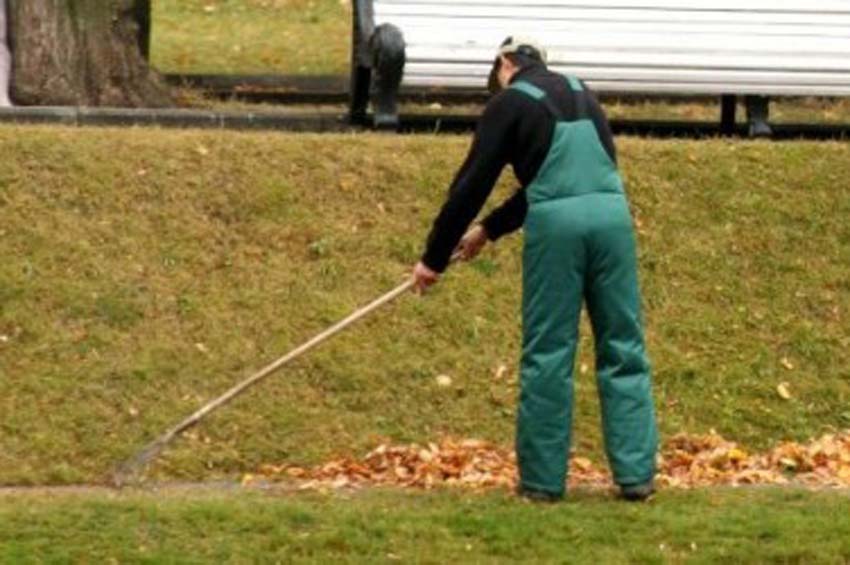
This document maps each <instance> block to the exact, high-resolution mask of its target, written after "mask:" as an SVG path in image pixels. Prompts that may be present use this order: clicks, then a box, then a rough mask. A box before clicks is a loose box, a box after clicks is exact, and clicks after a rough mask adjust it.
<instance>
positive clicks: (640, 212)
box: [0, 126, 850, 484]
mask: <svg viewBox="0 0 850 565" xmlns="http://www.w3.org/2000/svg"><path fill="white" fill-rule="evenodd" d="M467 144H468V137H465V136H464V137H456V136H439V137H438V136H401V137H399V136H384V135H378V134H359V135H292V134H274V133H231V132H198V131H164V130H156V129H130V130H111V129H82V130H80V129H63V128H43V127H9V126H4V127H2V128H0V150H1V151H2V153H3V155H4V158H3V159H2V161H0V241H2V247H0V375H2V379H3V383H4V394H3V395H2V397H0V414H2V417H1V418H0V430H2V433H0V483H2V484H68V483H79V482H98V481H102V480H103V479H104V477H105V476H106V474H107V473H108V472H109V471H110V470H111V469H112V467H113V465H115V464H116V463H117V462H118V461H120V460H122V459H123V458H125V457H126V456H128V455H130V454H131V453H133V452H134V451H135V450H136V449H137V448H138V447H140V446H141V445H142V444H144V443H145V442H146V441H148V440H150V439H151V438H153V437H154V436H155V435H157V434H159V433H160V432H161V431H162V430H163V429H164V428H165V427H166V426H169V425H171V424H173V423H175V421H176V420H178V419H181V418H182V417H183V416H185V415H187V414H188V413H190V412H191V411H193V410H194V409H195V408H197V407H198V406H199V405H201V404H202V403H204V402H206V401H207V400H208V399H210V398H212V397H215V396H217V395H219V394H220V393H221V392H223V391H224V390H225V389H226V388H228V387H229V386H230V385H231V384H233V383H235V382H237V381H239V380H241V379H243V378H244V377H245V376H247V375H248V374H249V373H250V372H252V371H253V370H255V369H257V368H259V367H260V366H262V365H264V364H266V363H267V362H269V361H271V360H273V359H275V358H277V357H278V356H280V355H282V354H283V353H284V352H286V351H288V350H289V349H290V348H292V347H294V346H295V345H297V344H299V343H301V342H303V341H304V340H306V339H307V338H309V337H311V336H313V335H314V334H316V333H318V332H319V331H320V330H322V329H324V328H325V327H327V326H328V325H329V324H331V323H332V322H334V321H336V320H338V319H340V318H342V317H343V316H344V315H346V314H347V313H349V312H350V311H352V310H353V309H354V308H355V307H357V306H358V305H361V304H363V303H365V302H367V301H369V300H371V299H372V298H374V297H376V296H378V295H379V294H381V293H383V292H385V291H387V290H389V289H390V288H393V287H394V286H395V285H397V284H398V283H399V282H400V281H401V280H402V277H403V276H404V275H405V274H406V273H407V271H408V269H409V267H410V265H411V264H412V263H413V262H414V261H415V260H416V259H417V257H418V256H419V254H420V252H421V249H422V247H421V246H422V241H423V240H424V237H425V235H426V233H427V230H428V228H429V225H430V222H431V219H432V217H433V216H434V214H435V213H436V211H437V208H438V206H439V204H440V202H441V200H442V198H443V194H444V192H445V189H446V186H447V184H448V182H449V180H450V178H451V175H452V173H453V171H454V169H455V168H456V167H457V166H458V165H459V164H460V162H461V161H462V159H463V156H464V153H465V151H466V148H467ZM619 146H620V159H621V162H622V165H623V169H624V173H625V176H626V179H627V183H628V187H629V191H630V195H631V199H632V204H633V209H634V214H635V217H636V220H637V223H638V235H639V244H640V267H641V280H642V285H643V290H644V294H643V298H644V304H645V314H646V319H647V329H648V342H649V350H650V353H651V356H652V359H653V363H654V372H655V395H656V400H657V404H658V411H659V417H660V425H661V429H662V431H663V433H664V434H665V435H669V434H672V433H676V432H680V431H685V432H691V433H704V432H707V431H709V430H710V429H712V428H713V429H716V430H717V431H718V432H720V433H722V434H723V435H725V436H727V437H729V438H730V439H735V440H738V441H740V442H742V443H743V444H744V446H746V447H748V448H753V449H755V448H763V447H767V446H770V445H773V444H774V443H776V442H777V441H780V440H783V439H794V440H803V439H806V438H809V437H811V436H816V435H819V434H821V433H822V432H824V431H828V430H831V429H832V430H834V429H843V428H847V427H848V426H850V409H848V406H850V325H848V323H847V316H848V312H850V292H848V290H850V282H848V281H850V224H848V222H847V221H846V219H847V218H848V217H850V187H848V185H847V183H845V182H844V179H846V178H848V176H850V147H848V146H847V145H846V144H841V143H776V144H771V143H766V142H729V141H706V142H688V141H646V140H640V139H629V138H624V139H620V140H619ZM511 186H512V185H511V184H510V181H509V179H508V178H507V177H506V178H505V179H503V182H502V183H501V184H500V188H499V189H498V193H499V195H500V196H505V195H507V194H508V193H509V191H510V189H511ZM520 240H521V238H520V237H518V236H515V237H511V238H507V239H506V240H505V241H504V242H501V243H500V244H499V245H497V246H494V247H493V248H492V249H490V250H489V251H487V252H486V253H485V254H484V256H483V257H482V258H481V259H479V260H477V261H476V262H474V263H472V264H470V265H463V266H459V267H457V268H456V269H453V271H452V272H450V273H448V274H447V276H446V277H445V278H444V281H443V282H442V283H441V284H440V285H438V287H437V288H436V290H435V292H433V293H432V294H431V295H430V296H429V297H426V298H415V297H413V296H411V297H406V298H404V299H402V300H400V301H399V302H398V303H397V304H395V305H393V306H391V307H388V308H386V309H385V310H383V311H381V312H378V313H376V314H375V315H374V316H372V317H371V318H370V319H369V320H367V321H365V322H363V323H362V324H361V325H360V326H358V327H356V328H353V329H352V330H350V331H348V332H347V333H344V334H343V335H341V336H339V337H338V338H336V339H335V340H334V341H333V342H331V343H328V344H326V345H325V346H323V347H322V348H321V349H319V350H317V351H315V352H313V353H311V354H310V355H308V356H306V357H305V358H303V359H302V360H300V361H298V362H297V363H295V364H294V365H293V366H291V367H289V368H287V369H286V370H284V371H283V372H282V373H281V374H279V375H278V376H276V377H274V378H272V379H271V380H270V381H268V382H266V383H264V384H263V385H262V386H261V387H260V388H258V389H257V390H254V391H253V392H251V393H249V394H247V395H245V396H244V397H242V398H240V399H239V400H238V401H236V402H235V403H233V404H232V405H230V406H228V407H227V408H226V409H224V410H222V411H221V412H219V413H217V414H216V415H214V416H213V417H211V418H210V419H209V420H208V421H206V422H204V424H203V425H201V426H200V427H199V428H197V429H195V430H192V431H191V432H190V433H189V434H187V436H186V437H185V438H183V439H182V440H180V441H178V442H177V443H176V445H175V446H174V447H173V448H172V449H170V450H169V451H168V452H167V453H166V454H165V457H164V459H163V460H161V461H160V462H159V464H158V465H157V466H155V467H154V469H152V474H153V476H154V477H159V478H188V479H193V480H194V479H207V478H211V477H216V476H227V477H233V476H238V475H239V474H240V473H244V472H251V471H252V470H254V469H256V468H257V466H258V465H260V464H262V463H268V462H272V463H279V462H283V461H287V462H291V463H297V464H311V463H316V462H318V461H321V460H323V459H325V458H327V457H330V456H334V455H342V454H355V455H357V454H363V453H365V452H366V451H367V450H369V449H370V448H372V447H374V446H375V445H376V444H377V443H379V442H381V441H383V440H384V439H388V440H391V441H395V442H408V441H417V442H423V441H430V440H432V439H436V438H439V437H442V436H444V435H451V436H455V437H480V438H482V439H486V440H490V441H494V442H497V443H500V444H510V442H511V441H512V437H513V423H514V402H515V396H516V392H517V390H516V382H515V377H514V376H513V375H514V374H515V371H516V367H517V357H518V340H519V329H520V319H519V287H520V253H519V249H520V245H521V241H520ZM584 329H585V332H584V334H583V339H582V342H581V357H580V359H579V360H578V363H579V367H580V370H579V374H578V377H577V383H576V386H577V412H576V418H575V428H576V434H575V437H576V447H577V449H578V450H579V452H580V453H581V454H582V455H586V456H589V457H591V458H593V459H595V460H600V458H601V457H600V453H601V449H600V441H599V431H598V428H599V425H598V410H597V400H596V390H595V385H594V383H593V367H592V340H591V338H590V337H589V334H588V332H587V331H586V330H587V327H586V326H585V328H584ZM501 365H505V366H506V367H507V369H508V371H507V375H508V376H507V377H505V376H501V377H500V376H499V373H500V371H499V367H500V366H501ZM441 374H446V375H449V376H450V377H451V378H452V386H450V387H447V388H446V387H441V386H438V385H437V384H436V377H437V376H438V375H441ZM783 382H785V383H788V384H787V387H788V391H789V392H790V396H791V398H790V400H786V399H784V398H782V397H781V396H780V395H779V394H778V393H777V386H778V385H779V384H780V383H783Z"/></svg>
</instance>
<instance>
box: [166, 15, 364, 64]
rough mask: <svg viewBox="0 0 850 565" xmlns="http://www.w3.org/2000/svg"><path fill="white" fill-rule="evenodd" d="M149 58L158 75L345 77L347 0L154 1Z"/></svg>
mask: <svg viewBox="0 0 850 565" xmlns="http://www.w3.org/2000/svg"><path fill="white" fill-rule="evenodd" d="M152 4H153V14H152V19H153V25H152V32H151V62H152V64H153V65H154V66H155V67H156V68H157V69H159V70H160V71H161V72H165V73H223V74H227V73H233V74H251V73H258V74H263V73H270V74H347V73H348V69H349V57H350V55H349V53H350V50H351V30H350V27H351V6H350V3H349V2H348V0H156V1H155V2H153V3H152Z"/></svg>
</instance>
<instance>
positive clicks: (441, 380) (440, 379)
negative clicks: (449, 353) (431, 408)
mask: <svg viewBox="0 0 850 565" xmlns="http://www.w3.org/2000/svg"><path fill="white" fill-rule="evenodd" d="M436 380H437V386H441V387H449V386H452V378H451V377H450V376H448V375H437V379H436Z"/></svg>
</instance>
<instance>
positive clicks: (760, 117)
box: [745, 96, 773, 137]
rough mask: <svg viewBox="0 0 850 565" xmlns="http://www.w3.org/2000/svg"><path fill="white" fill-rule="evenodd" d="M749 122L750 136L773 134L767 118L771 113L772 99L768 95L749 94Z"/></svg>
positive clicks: (747, 99)
mask: <svg viewBox="0 0 850 565" xmlns="http://www.w3.org/2000/svg"><path fill="white" fill-rule="evenodd" d="M745 103H746V105H747V123H748V124H749V132H750V137H769V136H771V135H772V134H773V130H772V129H770V125H769V124H768V123H767V118H768V115H769V113H770V100H769V99H768V97H767V96H747V97H746V99H745Z"/></svg>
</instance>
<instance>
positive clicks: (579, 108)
mask: <svg viewBox="0 0 850 565" xmlns="http://www.w3.org/2000/svg"><path fill="white" fill-rule="evenodd" d="M564 79H565V80H566V81H567V88H569V89H570V90H571V91H572V92H573V98H574V100H575V102H576V119H577V120H583V119H586V118H587V117H588V115H587V91H585V89H584V86H582V84H581V81H580V80H579V79H578V78H576V77H574V76H573V75H564Z"/></svg>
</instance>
